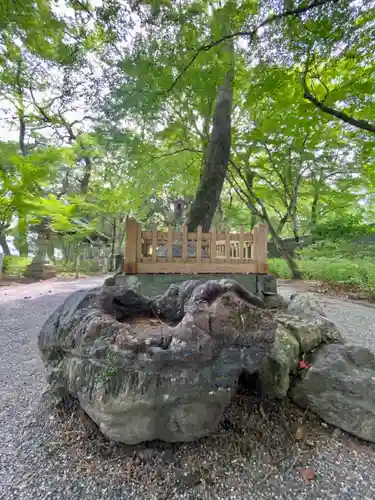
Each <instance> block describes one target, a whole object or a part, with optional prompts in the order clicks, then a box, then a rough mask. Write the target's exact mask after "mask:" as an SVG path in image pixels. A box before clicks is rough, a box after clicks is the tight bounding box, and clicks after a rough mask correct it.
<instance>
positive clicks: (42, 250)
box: [25, 217, 56, 280]
mask: <svg viewBox="0 0 375 500" xmlns="http://www.w3.org/2000/svg"><path fill="white" fill-rule="evenodd" d="M50 223H51V221H50V218H49V217H43V218H42V221H41V223H40V224H36V225H34V226H31V227H32V229H34V230H35V231H36V232H37V234H38V236H37V240H36V247H37V250H36V254H35V256H34V258H33V260H32V262H31V264H30V265H29V266H28V268H27V269H26V271H25V276H26V277H30V278H33V279H38V280H45V279H50V278H54V277H55V276H56V268H55V266H54V265H53V264H51V262H50V261H49V259H48V255H47V248H48V242H49V238H50V236H51V227H50Z"/></svg>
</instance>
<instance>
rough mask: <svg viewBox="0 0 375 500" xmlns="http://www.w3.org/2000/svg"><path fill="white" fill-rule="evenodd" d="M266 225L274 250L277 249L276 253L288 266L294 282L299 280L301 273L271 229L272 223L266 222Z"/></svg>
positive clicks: (278, 237) (274, 231)
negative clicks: (273, 243) (278, 253)
mask: <svg viewBox="0 0 375 500" xmlns="http://www.w3.org/2000/svg"><path fill="white" fill-rule="evenodd" d="M267 224H268V229H269V231H270V233H271V236H272V239H273V241H274V242H275V245H276V248H277V249H278V251H279V252H280V254H281V255H282V257H283V258H284V259H285V261H286V263H287V264H288V267H289V269H290V272H291V273H292V278H293V279H295V280H300V279H301V278H302V273H301V271H300V270H299V268H298V265H297V263H296V262H295V261H294V259H293V257H292V256H291V255H290V253H289V252H288V250H287V249H286V248H285V245H284V242H283V240H282V239H281V238H280V236H279V235H278V234H277V231H276V230H275V228H274V227H273V225H272V223H270V222H269V221H268V222H267Z"/></svg>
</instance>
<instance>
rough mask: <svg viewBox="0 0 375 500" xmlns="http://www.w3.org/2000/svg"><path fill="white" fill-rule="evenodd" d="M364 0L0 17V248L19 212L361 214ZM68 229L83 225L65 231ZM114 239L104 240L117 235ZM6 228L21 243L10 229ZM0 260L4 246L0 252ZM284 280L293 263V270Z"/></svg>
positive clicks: (70, 224)
mask: <svg viewBox="0 0 375 500" xmlns="http://www.w3.org/2000/svg"><path fill="white" fill-rule="evenodd" d="M374 7H375V2H374V1H373V0H361V1H355V0H310V1H306V0H283V1H281V0H221V1H217V2H211V1H206V0H200V1H198V2H197V1H193V0H184V1H177V2H171V1H170V0H152V1H150V0H144V1H137V2H134V1H131V0H129V1H120V0H102V1H99V0H95V1H94V0H92V1H90V0H60V1H59V2H52V1H48V0H38V1H37V2H29V1H24V2H10V3H9V5H8V6H6V5H5V6H4V5H3V7H2V10H0V27H1V34H0V92H1V96H2V106H1V108H0V109H1V113H0V118H1V131H2V137H1V142H0V148H1V152H2V154H1V160H0V238H1V239H0V244H1V245H2V246H3V249H4V246H6V241H5V235H6V234H7V232H9V231H12V234H16V235H18V237H17V239H16V240H17V241H18V243H19V250H20V251H21V252H23V253H25V252H26V253H27V252H28V248H27V246H28V245H27V234H28V227H29V225H30V224H31V222H32V220H34V219H35V218H37V217H41V216H42V214H43V213H48V214H49V215H50V216H51V217H52V224H53V227H54V228H55V229H56V230H58V231H62V230H64V231H69V230H72V229H74V230H75V231H78V232H79V231H81V229H77V224H76V222H74V221H76V220H77V218H82V219H84V220H85V221H87V227H86V229H85V231H91V230H98V231H101V232H103V233H105V234H107V235H108V237H109V238H111V239H112V240H116V241H114V242H113V252H116V248H115V247H118V248H120V247H121V245H122V241H123V234H122V233H121V231H122V230H123V229H122V225H123V224H122V221H123V218H124V216H125V215H127V214H133V215H136V216H137V218H138V219H139V220H141V221H143V222H144V223H145V224H148V223H150V222H153V221H156V222H157V223H158V224H163V223H166V222H173V220H174V219H173V213H172V212H171V204H172V203H173V201H174V200H176V199H183V200H185V203H186V206H187V211H186V214H185V216H186V221H187V223H188V225H189V227H190V229H191V230H194V229H195V228H196V227H197V226H198V225H202V226H203V227H204V229H206V230H208V229H209V228H210V226H211V225H212V224H229V225H230V226H232V227H234V228H235V227H237V226H238V225H239V224H245V225H248V226H252V225H254V224H255V223H256V222H257V221H264V222H266V223H267V224H268V225H269V227H270V234H271V237H272V238H273V239H274V241H275V243H276V244H277V245H278V246H279V247H280V249H281V251H282V252H283V253H284V255H285V257H286V258H287V259H291V260H290V263H291V265H292V266H293V263H292V260H293V259H292V258H291V256H290V255H289V256H288V255H286V253H285V252H286V250H285V249H284V248H283V244H282V238H283V237H284V236H293V237H294V238H295V240H296V241H297V242H298V241H299V240H300V239H301V237H302V236H303V235H306V234H312V233H314V231H316V228H317V227H318V225H321V224H322V223H324V221H325V220H326V219H327V218H329V217H331V216H332V214H337V215H338V216H340V217H344V218H345V217H346V216H347V215H350V214H356V216H357V214H361V217H362V219H363V221H364V222H366V223H367V222H373V215H372V214H373V211H372V209H371V200H372V198H373V194H374V179H375V174H374V145H375V137H374V134H375V120H374V116H375V100H374V92H375V90H374V89H375V80H374V79H375V59H374V52H375V51H374V49H375V8H374ZM82 231H83V230H82ZM121 234H122V235H121ZM22 235H23V236H22ZM4 250H6V251H7V249H6V248H5V249H4ZM295 272H296V273H297V269H296V268H295Z"/></svg>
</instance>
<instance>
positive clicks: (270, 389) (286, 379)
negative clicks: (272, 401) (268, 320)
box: [259, 324, 300, 399]
mask: <svg viewBox="0 0 375 500" xmlns="http://www.w3.org/2000/svg"><path fill="white" fill-rule="evenodd" d="M299 359H300V346H299V343H298V341H297V340H296V339H295V337H294V336H293V335H292V334H291V333H290V332H289V331H288V330H287V329H286V328H284V327H283V326H282V325H280V324H279V325H278V328H277V331H276V340H275V343H274V344H273V346H272V348H271V350H270V352H269V353H268V354H267V356H266V357H265V358H264V360H263V363H262V366H261V369H260V372H259V378H260V381H261V385H262V391H263V392H264V393H266V394H268V395H269V396H272V397H275V398H278V399H281V398H284V397H285V396H286V395H287V392H288V390H289V386H290V373H291V372H293V371H295V370H296V368H297V365H298V361H299Z"/></svg>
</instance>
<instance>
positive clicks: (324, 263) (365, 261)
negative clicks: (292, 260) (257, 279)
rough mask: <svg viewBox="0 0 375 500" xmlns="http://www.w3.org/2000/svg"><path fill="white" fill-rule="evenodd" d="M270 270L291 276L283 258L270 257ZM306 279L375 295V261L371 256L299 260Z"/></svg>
mask: <svg viewBox="0 0 375 500" xmlns="http://www.w3.org/2000/svg"><path fill="white" fill-rule="evenodd" d="M269 263H270V272H271V274H274V275H275V276H276V277H278V278H290V273H289V272H288V267H287V265H286V262H285V261H284V260H283V259H270V261H269ZM298 265H299V267H300V269H301V271H302V275H303V278H304V279H307V280H316V281H324V282H326V283H330V284H342V285H346V286H348V287H350V288H354V289H357V290H359V291H361V292H364V293H366V294H367V295H370V296H372V297H374V296H375V262H374V260H373V259H370V258H361V259H358V258H357V259H354V258H352V259H344V258H342V259H336V258H326V257H315V258H313V259H302V260H299V261H298Z"/></svg>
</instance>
